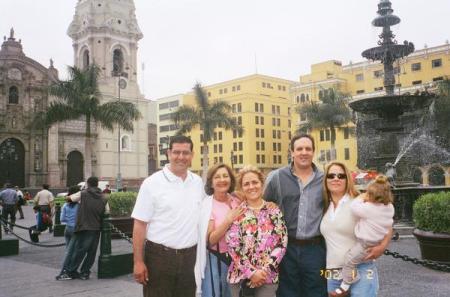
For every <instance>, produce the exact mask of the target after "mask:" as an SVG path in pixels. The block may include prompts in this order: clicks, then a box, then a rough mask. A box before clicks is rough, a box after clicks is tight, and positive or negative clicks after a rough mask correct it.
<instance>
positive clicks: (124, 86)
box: [67, 0, 148, 186]
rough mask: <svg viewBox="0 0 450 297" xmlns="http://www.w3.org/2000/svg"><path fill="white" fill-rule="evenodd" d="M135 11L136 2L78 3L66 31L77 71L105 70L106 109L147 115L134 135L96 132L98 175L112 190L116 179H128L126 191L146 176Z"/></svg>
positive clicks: (95, 169) (102, 75) (97, 0)
mask: <svg viewBox="0 0 450 297" xmlns="http://www.w3.org/2000/svg"><path fill="white" fill-rule="evenodd" d="M135 10H136V8H135V5H134V1H133V0H78V2H77V5H76V8H75V15H74V17H73V20H72V22H71V24H70V26H69V28H68V30H67V34H68V35H69V36H70V37H71V38H72V42H73V51H74V66H76V67H78V68H81V69H82V68H85V67H87V66H89V65H91V64H93V63H95V64H96V65H97V66H98V67H99V68H100V70H101V72H100V77H99V89H100V92H101V94H102V98H101V100H102V103H105V102H109V101H115V100H122V101H128V102H132V103H134V104H135V105H136V106H137V107H138V109H139V110H140V112H141V114H142V118H141V119H140V120H139V121H137V122H135V123H134V131H133V132H131V131H130V132H127V131H121V132H122V133H120V132H119V131H117V130H118V129H117V128H115V130H114V132H110V131H106V130H103V129H101V127H96V133H97V137H96V139H94V141H95V143H93V147H94V150H93V152H92V153H93V163H92V168H93V174H95V175H97V176H98V177H100V178H102V179H107V180H110V181H111V185H115V183H114V181H115V180H116V179H117V178H116V176H120V175H122V176H123V179H124V183H123V185H125V186H133V185H134V184H133V182H132V181H139V180H141V179H142V178H144V177H146V176H147V165H146V164H147V150H148V147H147V142H148V141H147V139H146V137H147V102H148V101H147V100H145V98H144V97H143V95H142V94H141V92H140V90H139V85H138V80H137V70H138V66H137V50H138V41H139V40H140V39H142V37H143V34H142V32H141V30H140V29H139V26H138V24H137V20H136V14H135ZM127 179H128V180H129V182H127ZM119 186H120V183H119Z"/></svg>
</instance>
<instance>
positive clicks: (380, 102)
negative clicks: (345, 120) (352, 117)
mask: <svg viewBox="0 0 450 297" xmlns="http://www.w3.org/2000/svg"><path fill="white" fill-rule="evenodd" d="M433 98H434V95H433V94H429V93H426V94H424V95H392V96H381V97H372V98H363V99H356V100H353V101H350V103H349V105H350V107H351V108H352V109H353V110H354V111H356V112H360V113H364V114H378V115H379V116H380V117H385V116H388V117H392V116H394V117H398V116H400V115H402V114H403V113H404V112H411V111H417V110H422V109H424V108H428V107H429V106H430V104H431V102H432V101H433Z"/></svg>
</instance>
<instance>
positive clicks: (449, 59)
mask: <svg viewBox="0 0 450 297" xmlns="http://www.w3.org/2000/svg"><path fill="white" fill-rule="evenodd" d="M395 73H396V92H398V93H399V94H404V93H406V92H409V93H414V92H416V91H417V90H418V91H423V90H425V88H428V89H431V90H432V89H433V88H435V87H436V82H438V81H440V80H443V79H445V78H446V77H450V45H449V44H448V42H447V43H446V44H444V45H440V46H436V47H430V48H427V47H425V48H424V49H421V50H417V51H415V52H414V53H412V54H411V55H410V56H408V57H406V58H403V59H400V60H399V61H398V62H397V63H396V64H395ZM329 88H337V89H339V90H340V91H342V92H344V93H348V94H349V95H351V99H356V98H362V97H370V96H379V95H382V94H383V92H384V90H383V65H382V64H380V63H378V62H371V61H364V62H358V63H349V64H348V65H342V63H341V62H339V61H334V60H332V61H325V62H322V63H318V64H314V65H312V66H311V73H309V74H306V75H301V76H300V79H299V83H297V84H296V85H295V86H293V88H292V92H291V93H292V95H291V100H292V103H293V106H297V105H298V104H302V103H303V102H307V101H309V100H313V101H317V100H319V96H320V95H321V94H323V93H324V92H326V91H327V90H328V89H329ZM293 108H294V107H293ZM293 110H294V109H293ZM305 120H306V119H301V118H300V116H299V115H298V114H296V113H295V112H293V113H292V121H293V123H294V126H293V128H292V129H293V131H294V130H295V129H297V128H298V124H299V123H301V122H302V121H305ZM353 127H354V125H353V123H349V124H348V127H342V129H338V131H336V159H338V160H340V161H341V160H342V161H344V162H345V163H346V165H348V166H349V167H350V168H351V170H357V167H356V163H357V157H358V156H357V149H356V139H355V135H354V133H351V132H352V129H353ZM329 133H330V132H329V131H326V130H322V131H312V134H313V135H314V137H315V139H316V143H317V144H316V146H317V148H316V150H317V152H318V153H317V156H316V162H317V163H319V164H320V163H325V162H327V161H330V159H332V154H331V152H330V149H331V144H330V140H329V138H330V137H329ZM321 156H322V157H321ZM328 157H329V158H328ZM442 169H443V170H444V171H445V172H447V175H449V169H448V168H442ZM447 179H448V178H447Z"/></svg>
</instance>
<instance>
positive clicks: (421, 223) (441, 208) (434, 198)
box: [413, 192, 450, 233]
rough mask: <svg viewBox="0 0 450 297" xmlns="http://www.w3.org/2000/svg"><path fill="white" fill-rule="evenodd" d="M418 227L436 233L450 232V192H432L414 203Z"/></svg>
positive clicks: (415, 220) (414, 214)
mask: <svg viewBox="0 0 450 297" xmlns="http://www.w3.org/2000/svg"><path fill="white" fill-rule="evenodd" d="M413 220H414V224H415V225H416V228H418V229H421V230H424V231H432V232H436V233H450V192H439V193H430V194H426V195H423V196H421V197H420V198H419V199H417V201H416V202H415V203H414V208H413Z"/></svg>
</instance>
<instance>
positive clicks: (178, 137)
mask: <svg viewBox="0 0 450 297" xmlns="http://www.w3.org/2000/svg"><path fill="white" fill-rule="evenodd" d="M174 143H189V144H190V145H191V152H193V151H194V143H193V142H192V140H191V139H190V138H189V137H187V136H184V135H176V136H173V137H170V143H169V150H171V149H172V147H173V144H174Z"/></svg>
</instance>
